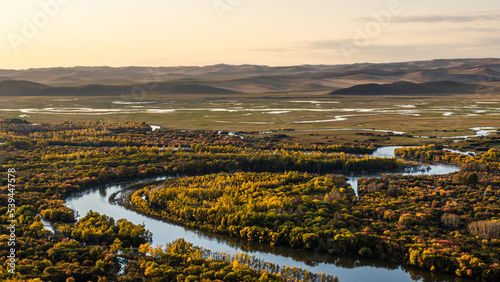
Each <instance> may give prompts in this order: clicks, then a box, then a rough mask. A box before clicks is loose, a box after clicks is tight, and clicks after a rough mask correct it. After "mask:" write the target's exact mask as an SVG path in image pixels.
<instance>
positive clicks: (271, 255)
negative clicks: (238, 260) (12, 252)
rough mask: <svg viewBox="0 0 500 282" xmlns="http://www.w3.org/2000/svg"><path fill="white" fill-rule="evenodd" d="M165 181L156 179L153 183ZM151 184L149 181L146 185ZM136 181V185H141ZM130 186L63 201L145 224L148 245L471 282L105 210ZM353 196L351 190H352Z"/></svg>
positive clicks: (438, 169)
mask: <svg viewBox="0 0 500 282" xmlns="http://www.w3.org/2000/svg"><path fill="white" fill-rule="evenodd" d="M395 148H396V147H382V148H379V149H377V150H376V151H375V152H374V153H373V154H372V155H373V156H377V157H394V149H395ZM429 168H430V169H429V170H428V171H425V172H424V173H425V174H447V173H451V172H455V171H458V170H459V168H458V167H456V166H451V165H443V164H430V165H429ZM406 174H422V172H411V173H406ZM380 175H381V174H380V173H379V174H358V175H346V176H347V177H348V178H349V183H350V184H351V185H352V187H353V188H354V189H355V190H356V189H357V179H358V178H359V177H372V176H373V177H379V176H380ZM165 178H166V177H160V178H156V180H161V179H165ZM149 180H155V179H149ZM143 181H146V180H142V181H136V182H132V183H137V182H143ZM132 183H122V184H113V185H107V186H103V187H100V188H98V189H94V190H90V191H87V192H85V193H79V194H75V195H73V196H72V197H70V198H68V199H66V205H67V206H68V207H69V208H71V209H73V210H75V211H76V212H77V215H78V216H80V217H81V216H83V215H85V214H86V213H87V212H88V211H90V210H93V211H96V212H99V213H101V214H106V215H108V216H111V217H113V218H115V220H117V219H120V218H125V219H127V220H129V221H131V222H133V223H135V224H142V223H144V224H145V227H146V229H148V230H150V231H151V232H152V233H153V242H152V245H153V246H155V245H159V244H163V245H164V244H165V243H167V242H171V241H173V240H175V239H177V238H184V239H185V240H186V241H189V242H191V243H193V244H194V245H198V246H201V247H204V248H206V249H209V250H212V251H221V252H229V253H236V252H240V253H241V252H244V253H247V254H250V255H255V256H256V257H258V258H260V259H264V260H266V261H270V262H274V263H277V264H279V265H281V266H284V265H289V266H296V267H300V268H303V269H307V270H309V271H311V272H323V273H326V274H331V275H335V276H338V277H339V279H340V281H342V282H350V281H353V282H354V281H384V282H385V281H401V282H404V281H460V282H462V281H464V282H465V281H472V280H468V279H463V278H457V277H456V276H454V275H447V274H439V273H431V272H428V271H424V270H420V269H414V268H408V267H402V266H400V265H398V264H395V263H390V262H386V261H379V260H367V259H360V258H357V257H348V256H330V255H328V254H324V253H317V252H309V251H304V250H293V249H289V248H284V247H273V246H270V245H268V244H259V243H258V242H250V241H248V240H245V239H241V238H235V237H230V236H224V235H219V234H214V233H209V232H204V231H199V230H194V229H190V228H184V227H182V226H178V225H175V224H170V223H166V222H162V221H159V220H156V219H152V218H149V217H146V216H144V215H141V214H138V213H135V212H133V211H130V210H127V209H125V208H123V207H121V206H119V205H114V204H111V203H110V202H109V201H108V198H109V196H110V195H111V194H112V193H114V192H118V191H121V190H123V189H126V188H127V187H128V186H129V185H130V184H132ZM356 191H357V190H356Z"/></svg>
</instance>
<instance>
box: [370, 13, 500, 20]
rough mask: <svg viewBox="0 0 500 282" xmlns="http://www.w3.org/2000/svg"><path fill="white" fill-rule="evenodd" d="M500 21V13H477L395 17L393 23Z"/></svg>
mask: <svg viewBox="0 0 500 282" xmlns="http://www.w3.org/2000/svg"><path fill="white" fill-rule="evenodd" d="M499 19H500V11H494V12H476V13H467V14H462V13H461V14H451V15H450V14H440V15H438V14H435V15H424V16H404V17H395V18H393V19H392V20H391V21H392V22H396V23H439V22H449V23H463V22H479V21H498V20H499ZM362 20H364V21H373V18H368V17H365V18H362Z"/></svg>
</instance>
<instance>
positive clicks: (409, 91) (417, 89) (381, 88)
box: [330, 81, 478, 95]
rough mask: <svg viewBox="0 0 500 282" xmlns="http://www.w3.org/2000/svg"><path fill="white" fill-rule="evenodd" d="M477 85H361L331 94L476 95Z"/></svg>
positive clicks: (443, 82) (451, 83) (410, 83)
mask: <svg viewBox="0 0 500 282" xmlns="http://www.w3.org/2000/svg"><path fill="white" fill-rule="evenodd" d="M476 89H478V86H477V85H476V84H471V83H461V82H454V81H436V82H425V83H412V82H395V83H391V84H376V83H370V84H361V85H356V86H352V87H349V88H343V89H338V90H334V91H332V92H330V94H334V95H416V94H421V95H439V94H466V93H474V91H475V90H476Z"/></svg>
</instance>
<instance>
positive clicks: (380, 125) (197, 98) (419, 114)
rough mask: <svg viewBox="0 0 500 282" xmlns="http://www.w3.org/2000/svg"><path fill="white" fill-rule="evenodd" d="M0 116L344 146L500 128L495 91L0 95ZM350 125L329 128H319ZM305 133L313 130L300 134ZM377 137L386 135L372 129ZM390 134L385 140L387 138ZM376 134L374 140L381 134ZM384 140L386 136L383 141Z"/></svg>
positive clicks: (499, 106) (421, 141)
mask: <svg viewBox="0 0 500 282" xmlns="http://www.w3.org/2000/svg"><path fill="white" fill-rule="evenodd" d="M1 103H2V109H1V111H0V117H3V118H23V119H26V120H28V121H30V122H33V123H36V122H42V121H43V122H61V121H68V120H69V121H88V120H92V121H98V120H103V121H145V122H147V123H148V124H154V125H159V126H162V127H164V128H171V129H214V130H228V131H265V130H268V129H280V128H289V129H296V130H297V131H295V132H287V136H288V138H289V139H290V140H289V141H293V142H323V143H346V142H349V141H354V140H369V139H372V138H373V136H366V135H360V134H366V133H370V132H369V131H364V130H367V129H381V130H390V131H402V132H405V133H406V134H409V135H418V136H436V137H451V136H463V135H473V134H474V131H472V130H470V128H472V127H495V126H500V98H498V96H496V95H488V94H481V95H442V96H428V97H420V96H418V97H417V96H397V97H395V96H332V95H329V94H324V92H323V93H321V92H313V93H312V94H311V93H309V92H307V93H306V92H304V93H301V92H292V93H256V94H231V95H209V94H203V95H196V94H193V95H185V94H184V95H159V94H155V93H143V94H141V95H136V96H131V95H123V96H122V97H116V96H109V97H106V96H101V97H85V98H82V97H71V96H68V97H49V96H45V97H2V98H1ZM338 128H352V129H359V130H349V131H329V130H324V131H322V130H321V129H338ZM301 130H311V131H301ZM372 133H373V134H376V135H380V136H377V137H382V136H385V135H387V133H384V132H372ZM387 138H389V139H387ZM387 138H385V140H386V141H384V142H385V143H386V144H392V143H394V144H424V143H428V142H429V139H424V138H407V137H396V136H387ZM379 139H380V138H379ZM382 139H384V138H382Z"/></svg>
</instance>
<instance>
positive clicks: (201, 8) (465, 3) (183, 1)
mask: <svg viewBox="0 0 500 282" xmlns="http://www.w3.org/2000/svg"><path fill="white" fill-rule="evenodd" d="M0 35H1V39H0V50H1V53H0V68H3V69H5V68H14V69H20V68H32V67H56V66H64V67H67V66H102V65H108V66H131V65H135V66H177V65H209V64H217V63H228V64H261V65H297V64H346V63H357V62H392V61H410V60H427V59H435V58H473V57H474V58H476V57H480V58H483V57H497V58H498V57H500V48H499V46H500V36H499V35H500V1H499V0H438V1H436V0H432V1H431V0H142V1H139V0H100V1H99V0H33V1H28V0H2V1H0Z"/></svg>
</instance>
